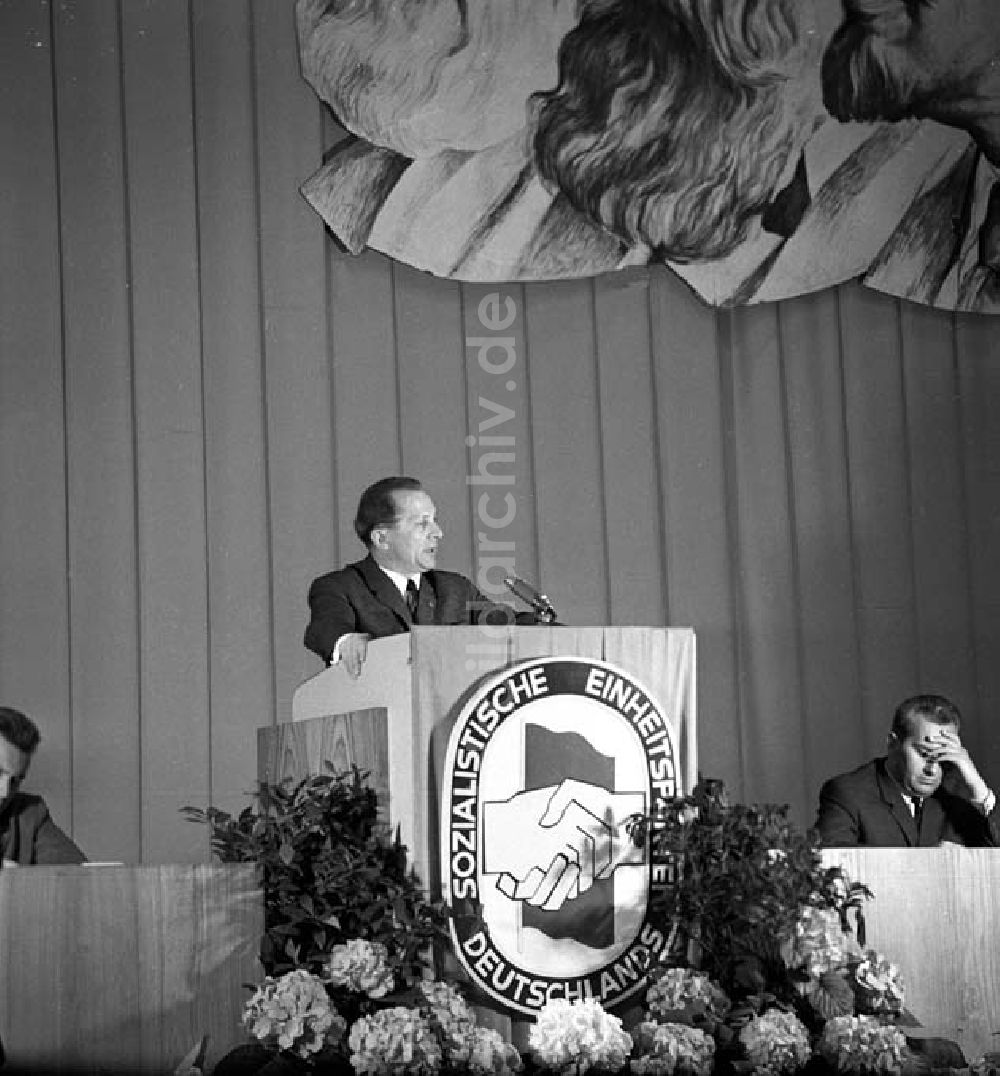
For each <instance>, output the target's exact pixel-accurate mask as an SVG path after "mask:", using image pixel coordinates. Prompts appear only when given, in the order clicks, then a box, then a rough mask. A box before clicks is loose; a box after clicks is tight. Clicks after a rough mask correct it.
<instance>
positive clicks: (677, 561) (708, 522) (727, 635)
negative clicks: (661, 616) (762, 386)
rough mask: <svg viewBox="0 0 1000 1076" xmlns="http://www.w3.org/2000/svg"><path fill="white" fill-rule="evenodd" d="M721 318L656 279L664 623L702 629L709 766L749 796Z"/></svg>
mask: <svg viewBox="0 0 1000 1076" xmlns="http://www.w3.org/2000/svg"><path fill="white" fill-rule="evenodd" d="M719 321H720V319H719V317H718V315H716V314H715V313H714V312H713V311H712V310H710V309H709V308H708V307H706V306H705V305H704V304H703V303H702V302H701V301H700V300H699V299H698V298H697V297H696V296H695V295H694V293H693V292H691V291H690V290H689V289H688V288H687V286H686V285H685V284H683V283H682V282H681V281H680V280H679V279H678V278H677V277H674V276H671V275H669V274H667V273H662V272H657V273H654V274H653V275H652V277H651V280H650V330H651V338H652V346H653V361H654V367H653V370H654V391H653V398H654V400H655V401H656V414H657V430H658V437H657V442H658V444H659V457H660V481H661V486H660V498H659V500H660V504H659V510H660V513H661V516H662V519H663V531H664V539H665V542H664V545H665V548H664V577H665V579H666V597H667V609H666V622H667V623H668V624H676V625H678V626H680V627H693V628H694V629H695V632H696V633H697V640H698V642H697V646H698V659H697V660H698V670H699V671H698V684H699V687H698V714H699V744H698V750H699V759H700V765H701V767H702V770H703V772H704V773H706V774H707V775H709V776H717V777H721V778H723V779H724V780H725V781H727V782H728V784H729V787H730V788H731V789H732V792H733V794H734V795H735V796H743V795H745V794H746V793H745V785H744V780H743V766H742V761H741V760H742V755H743V730H742V728H741V727H740V722H739V720H738V714H739V707H738V702H737V676H738V669H739V646H738V638H737V632H736V626H735V625H736V620H735V618H736V597H735V592H734V582H735V579H734V575H733V571H734V567H733V565H732V563H731V560H730V555H729V551H730V538H731V533H732V531H731V526H730V520H729V513H728V511H727V494H726V468H725V458H724V448H725V440H726V429H725V425H724V413H723V401H722V378H721V371H720V365H721V361H722V354H723V351H722V343H721V341H720V337H719Z"/></svg>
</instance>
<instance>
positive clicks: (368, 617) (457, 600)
mask: <svg viewBox="0 0 1000 1076" xmlns="http://www.w3.org/2000/svg"><path fill="white" fill-rule="evenodd" d="M354 530H355V533H356V534H357V536H358V537H359V538H360V539H361V541H362V542H363V543H364V544H365V546H366V548H367V549H368V555H367V556H366V557H365V558H364V560H359V561H357V562H356V563H355V564H349V565H347V567H346V568H341V569H340V570H339V571H336V572H328V573H327V574H326V575H321V576H320V577H319V578H318V579H314V580H313V583H312V585H311V586H310V587H309V609H310V613H311V616H310V620H309V624H308V626H307V627H306V632H305V644H306V646H307V647H308V648H309V649H310V650H312V651H314V652H315V653H317V654H319V656H320V657H321V658H322V659H323V660H324V661H325V662H327V664H330V665H333V664H336V663H338V662H342V663H343V665H344V668H345V669H346V670H347V672H348V673H349V674H350V675H351V676H355V677H356V676H360V674H361V667H362V665H363V664H364V661H365V657H366V656H367V652H368V642H369V640H371V639H381V638H383V637H384V636H387V635H399V634H400V633H401V632H406V631H409V630H410V628H411V627H412V626H413V625H414V624H491V625H503V624H513V623H518V624H534V623H536V622H537V621H536V618H535V617H534V616H533V615H532V614H530V613H528V614H523V613H518V614H515V612H514V610H513V609H511V608H510V607H509V606H507V605H502V604H497V603H496V602H492V601H490V600H489V599H488V598H487V597H485V596H484V595H483V594H482V593H481V592H480V591H479V590H478V588H477V587H476V586H475V584H474V583H472V581H471V580H469V579H466V578H465V576H464V575H459V574H458V573H457V572H445V571H441V570H440V569H438V568H437V567H436V564H437V554H438V545H439V543H440V541H441V538H442V534H443V532H442V530H441V527H440V526H439V525H438V522H437V512H436V509H435V507H434V502H433V501H432V500H431V498H430V497H429V496H428V494H427V492H426V491H425V490H424V488H423V486H421V484H420V482H418V481H417V479H415V478H405V477H400V476H397V477H391V478H382V479H379V481H378V482H376V483H374V485H371V486H369V487H368V489H366V490H365V491H364V493H362V495H361V500H360V502H359V503H358V511H357V515H356V518H355V520H354Z"/></svg>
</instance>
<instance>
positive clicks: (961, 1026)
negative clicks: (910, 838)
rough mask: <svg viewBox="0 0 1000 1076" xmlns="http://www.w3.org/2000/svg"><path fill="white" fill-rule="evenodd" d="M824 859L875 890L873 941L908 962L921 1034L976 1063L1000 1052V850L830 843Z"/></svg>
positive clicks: (909, 1002) (908, 989)
mask: <svg viewBox="0 0 1000 1076" xmlns="http://www.w3.org/2000/svg"><path fill="white" fill-rule="evenodd" d="M823 862H824V863H826V864H827V865H830V866H834V865H836V866H841V867H843V868H844V870H845V871H846V872H847V874H848V876H849V877H850V879H851V880H852V881H855V882H862V883H864V884H865V885H866V886H868V888H869V889H870V890H871V891H872V893H873V894H874V899H873V900H870V901H866V902H865V905H864V915H865V922H866V925H867V931H868V934H867V938H866V944H867V945H868V946H869V947H870V948H873V949H877V950H878V951H879V952H881V953H882V954H883V955H884V956H885V957H887V958H888V959H889V960H891V961H892V962H893V963H894V964H896V965H897V966H898V967H899V969H900V972H901V974H902V977H903V986H904V989H905V993H906V1007H907V1009H909V1010H910V1012H912V1013H913V1015H914V1016H915V1017H916V1018H917V1019H918V1020H919V1021H920V1023H921V1025H922V1027H923V1031H922V1033H923V1034H928V1035H939V1036H941V1037H942V1038H946V1039H952V1040H953V1041H955V1042H957V1043H958V1044H959V1045H960V1046H961V1047H962V1051H963V1053H964V1054H965V1058H966V1060H967V1061H974V1060H975V1059H976V1058H977V1057H981V1056H982V1055H983V1054H985V1053H988V1052H993V1051H1000V900H998V898H997V894H998V893H1000V851H998V850H997V849H993V848H961V847H959V846H957V845H943V846H941V847H940V848H829V849H826V850H825V851H824V852H823Z"/></svg>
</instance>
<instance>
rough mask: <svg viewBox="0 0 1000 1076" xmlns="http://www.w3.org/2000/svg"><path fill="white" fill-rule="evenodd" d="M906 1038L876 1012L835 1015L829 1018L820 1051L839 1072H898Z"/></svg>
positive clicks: (820, 1042) (901, 1062)
mask: <svg viewBox="0 0 1000 1076" xmlns="http://www.w3.org/2000/svg"><path fill="white" fill-rule="evenodd" d="M905 1048H906V1038H905V1037H904V1035H903V1033H902V1032H901V1031H900V1030H899V1029H898V1028H896V1027H893V1026H892V1025H887V1024H882V1023H880V1022H879V1020H878V1018H877V1017H874V1016H835V1017H834V1018H833V1019H832V1020H827V1022H826V1024H825V1025H824V1027H823V1036H822V1038H821V1039H820V1041H819V1046H818V1047H817V1051H818V1053H819V1054H821V1055H822V1056H823V1057H824V1058H826V1060H827V1061H829V1062H830V1064H832V1065H834V1066H835V1067H836V1068H837V1069H838V1071H840V1072H865V1073H883V1074H889V1073H898V1072H900V1071H902V1067H903V1050H904V1049H905Z"/></svg>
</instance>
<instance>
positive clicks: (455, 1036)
mask: <svg viewBox="0 0 1000 1076" xmlns="http://www.w3.org/2000/svg"><path fill="white" fill-rule="evenodd" d="M418 989H419V991H420V993H421V994H423V996H424V998H425V999H426V1004H427V1006H428V1008H430V1010H431V1012H432V1014H433V1017H434V1019H435V1020H436V1021H437V1023H438V1024H439V1025H440V1027H441V1031H442V1032H443V1034H444V1037H445V1041H446V1043H447V1047H446V1048H450V1047H452V1046H455V1047H458V1046H460V1045H464V1044H465V1042H466V1040H467V1039H468V1038H469V1036H470V1035H471V1033H472V1030H473V1028H474V1027H475V1024H476V1017H475V1015H474V1014H473V1012H472V1009H470V1008H469V1003H468V1002H467V1001H466V1000H465V998H464V997H462V995H461V994H460V993H459V992H458V990H456V989H455V987H453V986H451V985H450V984H449V983H442V982H439V981H437V980H434V981H433V982H428V981H424V982H421V983H420V984H419V985H418Z"/></svg>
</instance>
